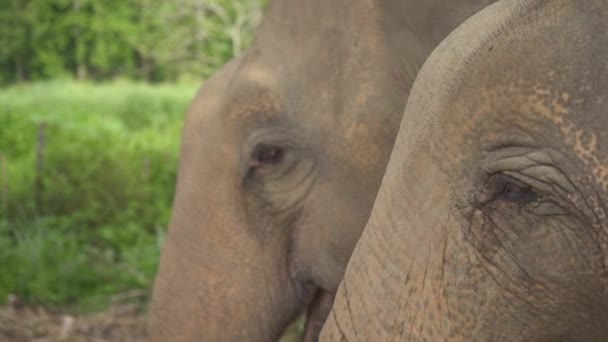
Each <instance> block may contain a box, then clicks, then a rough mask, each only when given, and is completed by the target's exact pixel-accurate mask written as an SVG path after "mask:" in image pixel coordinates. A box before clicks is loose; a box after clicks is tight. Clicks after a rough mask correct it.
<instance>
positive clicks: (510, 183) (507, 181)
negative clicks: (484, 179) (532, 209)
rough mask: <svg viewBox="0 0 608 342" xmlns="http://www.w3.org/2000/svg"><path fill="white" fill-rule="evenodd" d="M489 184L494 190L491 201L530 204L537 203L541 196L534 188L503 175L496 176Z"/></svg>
mask: <svg viewBox="0 0 608 342" xmlns="http://www.w3.org/2000/svg"><path fill="white" fill-rule="evenodd" d="M489 182H490V184H489V186H490V188H491V189H492V196H491V200H502V201H505V202H511V203H517V204H529V203H532V202H534V201H536V200H537V199H538V197H539V194H538V193H537V192H536V190H535V189H534V188H533V187H532V186H530V185H529V184H526V183H524V182H522V181H520V180H518V179H515V178H513V177H510V176H506V175H503V174H498V175H494V176H493V177H491V179H490V180H489Z"/></svg>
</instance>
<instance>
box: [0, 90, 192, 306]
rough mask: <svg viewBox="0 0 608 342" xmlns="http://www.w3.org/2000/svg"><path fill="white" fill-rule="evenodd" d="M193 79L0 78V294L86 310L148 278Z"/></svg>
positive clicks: (140, 286) (159, 238)
mask: <svg viewBox="0 0 608 342" xmlns="http://www.w3.org/2000/svg"><path fill="white" fill-rule="evenodd" d="M196 88H197V86H195V85H145V84H134V83H125V82H123V83H112V84H101V85H94V84H84V83H74V82H67V81H63V82H62V81H56V82H46V83H35V84H26V85H20V86H14V87H10V88H5V89H0V265H2V272H0V304H1V303H3V301H4V300H5V299H6V298H7V296H8V295H9V294H10V293H13V294H16V295H17V296H19V297H20V298H22V299H23V300H25V301H26V302H28V303H36V304H42V305H46V306H57V307H62V308H66V307H67V308H70V309H72V310H74V311H80V312H82V311H94V310H100V309H103V308H104V307H105V305H107V303H108V302H109V300H110V298H111V296H113V295H115V294H116V293H121V292H125V291H129V290H133V289H142V290H143V291H148V290H149V289H150V286H151V282H152V278H153V276H154V274H155V272H156V267H157V263H158V257H159V253H160V246H161V245H162V240H163V237H164V232H165V230H166V225H167V222H168V219H169V214H170V209H171V201H172V198H173V190H174V181H175V175H176V169H177V164H178V147H179V140H180V132H181V126H182V122H183V115H184V113H185V111H186V109H187V106H188V104H189V102H190V100H191V98H192V97H193V95H194V92H195V91H196ZM40 134H42V135H43V136H44V138H43V139H40ZM2 159H4V161H5V162H4V163H2ZM37 160H42V161H43V163H42V164H40V163H38V162H37ZM3 165H4V166H3ZM4 175H5V176H4Z"/></svg>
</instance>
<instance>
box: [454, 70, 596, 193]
mask: <svg viewBox="0 0 608 342" xmlns="http://www.w3.org/2000/svg"><path fill="white" fill-rule="evenodd" d="M547 76H548V77H549V78H552V77H554V76H555V74H554V73H550V74H549V75H547ZM558 84H559V83H556V82H538V81H526V80H523V79H519V80H516V81H513V82H510V83H508V84H503V85H498V86H493V87H486V88H484V89H481V90H479V91H478V92H477V96H476V97H475V99H474V100H472V101H469V102H467V103H460V105H459V106H456V108H457V109H456V111H457V112H459V113H460V114H462V115H455V116H452V118H451V119H452V124H450V123H445V124H444V125H445V126H446V127H447V129H448V132H447V134H448V135H449V136H453V137H454V138H453V139H450V143H451V144H453V145H454V146H461V144H464V145H465V146H467V145H468V146H471V145H472V144H473V145H475V146H477V145H479V146H478V147H477V148H478V149H479V150H484V149H485V146H495V145H500V144H509V143H514V142H515V141H513V136H512V132H513V131H514V129H516V130H519V131H523V132H526V134H527V135H530V136H531V141H533V144H534V145H538V146H558V147H559V148H560V149H562V150H564V151H566V152H567V153H568V154H569V155H570V156H571V157H573V158H575V159H577V160H579V161H580V162H581V163H582V164H583V165H584V167H585V168H586V169H587V170H589V171H590V174H591V175H592V176H593V179H594V182H595V183H596V184H599V185H601V187H602V188H603V189H604V191H608V133H607V132H606V129H605V128H606V127H607V126H608V118H606V117H605V116H604V115H602V113H601V108H599V107H600V106H601V103H602V102H603V100H604V96H603V94H602V93H601V91H602V89H598V88H595V87H594V86H593V85H592V83H590V82H582V83H579V84H578V85H576V86H575V87H573V86H572V85H571V84H570V85H568V86H567V87H561V86H559V85H558ZM463 102H464V101H463ZM454 143H455V144H454ZM453 148H457V147H453ZM455 156H456V157H458V154H455Z"/></svg>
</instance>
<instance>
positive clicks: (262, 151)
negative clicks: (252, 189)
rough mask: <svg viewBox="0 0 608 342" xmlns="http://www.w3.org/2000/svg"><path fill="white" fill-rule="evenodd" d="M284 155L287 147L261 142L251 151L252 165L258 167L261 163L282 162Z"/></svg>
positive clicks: (273, 163) (272, 163)
mask: <svg viewBox="0 0 608 342" xmlns="http://www.w3.org/2000/svg"><path fill="white" fill-rule="evenodd" d="M284 156H285V149H284V148H283V147H281V146H277V145H270V144H259V145H257V146H256V147H255V148H254V150H253V152H252V153H251V162H250V167H251V168H256V167H258V166H261V165H275V164H278V163H280V162H281V161H282V160H283V157H284Z"/></svg>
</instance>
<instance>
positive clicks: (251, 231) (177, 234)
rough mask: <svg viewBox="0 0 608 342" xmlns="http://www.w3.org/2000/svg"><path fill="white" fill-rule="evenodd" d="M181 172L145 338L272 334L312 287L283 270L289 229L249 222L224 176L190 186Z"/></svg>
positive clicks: (232, 338) (228, 338)
mask: <svg viewBox="0 0 608 342" xmlns="http://www.w3.org/2000/svg"><path fill="white" fill-rule="evenodd" d="M184 170H185V169H184ZM186 172H187V171H184V172H183V174H180V180H179V181H178V188H177V195H176V199H175V205H174V212H173V217H172V221H171V225H170V229H169V233H168V235H167V239H166V242H165V245H164V249H163V255H162V258H161V263H160V268H159V273H158V276H157V278H156V282H155V285H154V294H153V305H152V309H151V316H150V337H151V340H152V341H273V340H277V339H278V338H279V336H280V335H281V333H282V332H283V330H284V329H285V327H286V326H287V325H288V324H289V323H290V322H291V321H292V320H294V319H295V318H296V316H297V314H298V313H299V312H300V311H301V310H302V308H303V307H304V305H305V304H306V302H307V301H308V300H309V298H310V295H309V294H308V293H309V292H311V291H307V290H306V287H305V286H299V285H298V284H297V283H296V282H294V281H293V280H292V278H291V275H290V274H289V269H288V267H287V258H286V255H287V252H288V238H289V237H288V234H286V233H283V234H278V233H275V234H270V233H267V234H264V233H263V232H259V231H257V230H260V229H263V228H264V227H262V228H258V227H252V226H251V224H248V219H247V215H246V214H244V212H245V210H244V209H243V208H242V207H239V204H238V203H237V204H235V201H234V196H235V194H234V187H233V184H230V182H227V181H226V182H223V181H215V182H205V183H206V184H205V185H204V186H202V187H199V186H193V183H192V182H189V181H188V180H189V179H192V178H191V177H190V175H189V174H186ZM193 176H195V175H193ZM196 176H197V177H205V175H204V174H203V175H201V174H196ZM211 179H215V180H217V179H218V178H211ZM223 183H225V184H223ZM201 189H204V191H202V190H201ZM241 205H244V204H241ZM278 240H279V241H278Z"/></svg>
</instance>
